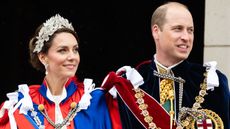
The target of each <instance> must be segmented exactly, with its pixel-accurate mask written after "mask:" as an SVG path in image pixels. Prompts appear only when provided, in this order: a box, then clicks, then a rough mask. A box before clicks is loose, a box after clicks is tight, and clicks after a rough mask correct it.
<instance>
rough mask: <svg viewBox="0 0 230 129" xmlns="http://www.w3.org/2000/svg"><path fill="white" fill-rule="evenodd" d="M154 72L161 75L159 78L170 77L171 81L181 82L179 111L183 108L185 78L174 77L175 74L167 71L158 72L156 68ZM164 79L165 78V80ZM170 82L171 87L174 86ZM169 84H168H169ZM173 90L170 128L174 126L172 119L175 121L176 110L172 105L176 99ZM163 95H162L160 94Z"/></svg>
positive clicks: (158, 75)
mask: <svg viewBox="0 0 230 129" xmlns="http://www.w3.org/2000/svg"><path fill="white" fill-rule="evenodd" d="M153 74H154V75H155V76H157V77H159V78H164V79H168V80H169V81H170V82H171V81H175V82H178V83H179V111H180V110H181V108H182V100H183V87H184V86H183V83H185V80H184V79H182V78H181V77H174V76H173V75H171V74H167V73H159V72H157V71H156V70H154V71H153ZM163 81H164V80H163ZM169 84H171V88H172V83H169ZM169 84H168V85H169ZM170 91H171V93H170V94H171V95H170V96H171V99H170V101H171V111H170V112H169V114H170V128H172V123H173V122H172V121H173V118H172V117H173V114H174V111H173V106H172V103H173V102H172V101H173V99H174V95H173V94H174V93H173V92H172V90H170ZM160 97H161V96H160Z"/></svg>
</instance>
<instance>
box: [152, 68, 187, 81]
mask: <svg viewBox="0 0 230 129" xmlns="http://www.w3.org/2000/svg"><path fill="white" fill-rule="evenodd" d="M153 74H154V75H155V76H157V77H159V78H165V79H170V80H173V81H175V82H179V83H185V80H184V79H182V78H181V77H174V76H172V75H170V74H164V73H159V72H157V71H156V70H154V71H153Z"/></svg>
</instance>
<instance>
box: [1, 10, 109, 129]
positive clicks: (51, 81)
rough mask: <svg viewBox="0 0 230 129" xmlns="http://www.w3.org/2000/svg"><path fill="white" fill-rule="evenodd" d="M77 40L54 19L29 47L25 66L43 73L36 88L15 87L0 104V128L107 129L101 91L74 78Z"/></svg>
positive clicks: (66, 23)
mask: <svg viewBox="0 0 230 129" xmlns="http://www.w3.org/2000/svg"><path fill="white" fill-rule="evenodd" d="M78 43H79V42H78V36H77V34H76V32H75V30H74V28H73V26H72V25H71V23H69V21H68V20H67V19H64V18H63V17H61V16H60V15H58V14H57V15H55V16H53V17H51V18H50V19H48V20H47V21H46V22H45V23H43V24H42V25H41V26H40V27H39V28H38V29H37V31H36V33H35V35H34V37H33V38H32V39H31V41H30V43H29V49H30V62H31V64H32V66H33V67H34V68H35V69H37V70H42V71H44V72H45V77H44V81H43V83H42V84H41V85H32V86H29V87H28V86H27V85H19V89H18V91H17V92H14V93H9V94H7V96H8V98H9V100H7V101H5V102H4V103H3V104H2V105H1V106H0V128H1V129H2V128H7V129H9V128H11V129H16V128H19V129H22V128H23V129H27V128H28V129H33V128H34V129H43V128H45V129H54V128H55V129H73V128H75V129H110V128H111V122H110V116H109V113H108V109H107V106H106V102H105V98H104V91H102V90H100V89H93V88H94V84H93V83H92V80H91V79H85V80H84V82H83V83H81V82H79V81H78V79H77V78H76V77H75V73H76V71H77V68H78V65H79V63H80V55H79V51H78V50H79V44H78Z"/></svg>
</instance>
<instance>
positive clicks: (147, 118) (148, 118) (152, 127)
mask: <svg viewBox="0 0 230 129" xmlns="http://www.w3.org/2000/svg"><path fill="white" fill-rule="evenodd" d="M134 91H135V98H136V99H137V101H136V103H137V104H138V107H139V109H140V110H141V114H142V115H143V116H144V121H145V122H146V123H148V125H149V127H148V129H161V128H159V127H157V126H156V124H155V123H154V122H153V117H152V116H151V115H150V114H149V112H148V110H147V108H148V104H146V103H145V102H144V98H143V97H144V96H145V94H144V92H142V91H141V89H139V88H137V89H134Z"/></svg>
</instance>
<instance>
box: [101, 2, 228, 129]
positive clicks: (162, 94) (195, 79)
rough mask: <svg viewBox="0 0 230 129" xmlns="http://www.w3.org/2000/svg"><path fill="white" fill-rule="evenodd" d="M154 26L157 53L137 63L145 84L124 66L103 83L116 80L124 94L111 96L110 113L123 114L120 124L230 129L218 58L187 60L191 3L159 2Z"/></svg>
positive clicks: (135, 128) (138, 128)
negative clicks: (136, 82) (201, 60)
mask: <svg viewBox="0 0 230 129" xmlns="http://www.w3.org/2000/svg"><path fill="white" fill-rule="evenodd" d="M151 30H152V35H153V38H154V41H155V45H156V54H155V55H154V57H153V59H152V60H151V61H145V62H143V63H141V64H140V65H139V66H137V70H138V72H139V73H140V74H141V76H142V77H143V84H142V83H141V84H140V83H139V84H140V85H139V87H137V86H135V85H136V84H135V83H133V82H135V80H136V78H137V77H136V76H135V75H133V73H134V72H133V70H130V68H127V67H125V68H123V69H120V70H118V72H117V74H116V75H114V74H112V73H110V74H109V75H108V76H107V78H106V79H105V81H104V83H103V85H102V86H103V87H104V88H105V89H109V88H111V87H112V86H114V87H115V88H116V90H117V93H118V94H119V96H118V97H117V103H116V102H114V101H115V100H114V99H111V98H109V99H108V102H110V106H111V105H113V106H111V116H115V117H117V118H119V120H116V122H117V125H119V124H122V127H119V128H123V129H143V128H151V129H153V128H161V129H169V128H204V129H209V128H222V129H223V128H224V129H230V118H229V116H230V112H229V109H230V106H229V105H230V103H229V102H230V95H229V89H228V82H227V78H226V76H225V75H224V74H222V73H221V72H220V71H218V70H216V69H215V65H216V64H215V62H210V63H209V64H207V66H206V67H205V66H202V65H199V64H194V63H190V62H188V61H187V60H186V59H187V58H188V56H189V54H190V52H191V50H192V47H193V40H194V25H193V18H192V15H191V13H190V12H189V10H188V9H187V7H186V6H185V5H183V4H180V3H177V2H169V3H166V4H164V5H162V6H160V7H158V8H157V9H156V10H155V12H154V13H153V15H152V21H151ZM124 71H126V74H124V73H123V72H124ZM130 71H132V72H130ZM127 72H129V74H127ZM118 75H121V76H125V78H127V79H128V80H126V79H124V78H122V77H120V76H118ZM130 75H131V76H132V77H130ZM134 76H135V77H134ZM137 76H138V75H137ZM108 87H109V88H108ZM130 87H131V88H130ZM110 100H113V102H112V103H111V101H110ZM115 108H117V109H118V110H119V112H116V110H114V109H115ZM114 112H116V113H114Z"/></svg>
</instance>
